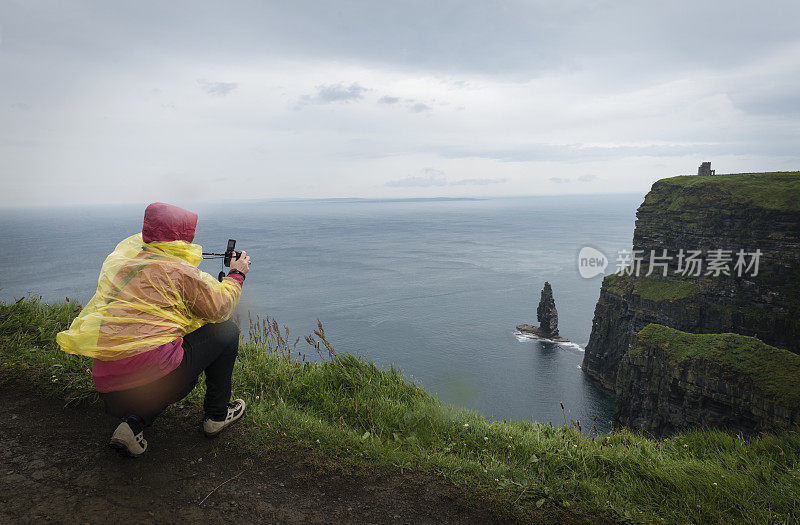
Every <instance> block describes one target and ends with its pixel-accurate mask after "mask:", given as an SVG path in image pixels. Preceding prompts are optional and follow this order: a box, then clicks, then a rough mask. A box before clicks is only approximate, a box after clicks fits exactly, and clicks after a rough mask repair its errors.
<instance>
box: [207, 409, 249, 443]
mask: <svg viewBox="0 0 800 525" xmlns="http://www.w3.org/2000/svg"><path fill="white" fill-rule="evenodd" d="M242 416H244V412H243V413H242V415H241V416H239V418H238V419H234V420H233V421H231V422H230V423H228V424H227V425H225V426H224V427H222V428H221V429H219V430H217V431H216V432H214V433H213V434H211V433H209V432H206V431H205V430H204V431H203V434H205V436H206V437H207V438H208V439H214V438H217V437H219V435H220V434H222V431H223V430H225V429H226V428H231V427H232V426H233V425H235V424H236V423H237V422H238V421H239V420H240V419H242Z"/></svg>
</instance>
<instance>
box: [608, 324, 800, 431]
mask: <svg viewBox="0 0 800 525" xmlns="http://www.w3.org/2000/svg"><path fill="white" fill-rule="evenodd" d="M616 394H617V402H616V409H615V414H614V419H615V422H616V423H617V424H620V425H624V426H626V427H629V428H633V429H636V430H641V431H643V432H645V433H647V434H650V435H654V436H657V437H661V436H664V435H667V434H671V433H673V432H675V431H676V430H681V429H686V428H700V427H718V428H724V429H727V430H730V431H733V432H739V433H744V434H753V433H757V432H761V431H780V430H787V429H796V428H799V427H798V425H800V356H798V355H796V354H792V353H790V352H788V351H786V350H781V349H777V348H774V347H771V346H769V345H766V344H764V343H762V342H761V341H759V340H758V339H755V338H752V337H746V336H740V335H738V334H701V335H700V334H689V333H686V332H680V331H678V330H673V329H671V328H667V327H664V326H661V325H648V326H647V327H645V328H644V329H643V330H642V331H641V332H639V334H637V336H636V337H635V338H634V342H633V345H632V347H631V350H630V351H629V352H628V353H626V354H625V355H624V356H623V357H622V360H621V362H620V366H619V370H618V372H617V383H616Z"/></svg>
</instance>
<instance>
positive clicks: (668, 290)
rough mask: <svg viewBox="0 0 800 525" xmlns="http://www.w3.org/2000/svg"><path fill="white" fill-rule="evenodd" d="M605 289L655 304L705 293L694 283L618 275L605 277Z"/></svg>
mask: <svg viewBox="0 0 800 525" xmlns="http://www.w3.org/2000/svg"><path fill="white" fill-rule="evenodd" d="M645 269H646V267H645ZM603 287H604V288H605V289H606V291H609V292H612V293H614V294H615V295H619V296H620V297H625V296H626V295H628V294H629V293H633V294H634V295H638V296H639V297H641V298H642V299H646V300H648V301H655V302H661V301H677V300H680V299H686V298H689V297H693V296H695V295H697V294H699V293H700V292H702V291H703V287H702V286H701V285H700V284H698V283H697V282H693V281H688V280H679V279H664V278H661V277H643V276H642V277H633V276H630V275H618V274H611V275H607V276H605V278H603Z"/></svg>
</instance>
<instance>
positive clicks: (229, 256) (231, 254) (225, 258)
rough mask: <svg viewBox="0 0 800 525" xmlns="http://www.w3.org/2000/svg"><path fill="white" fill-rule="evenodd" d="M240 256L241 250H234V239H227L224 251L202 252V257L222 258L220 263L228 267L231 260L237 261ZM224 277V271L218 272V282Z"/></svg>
mask: <svg viewBox="0 0 800 525" xmlns="http://www.w3.org/2000/svg"><path fill="white" fill-rule="evenodd" d="M241 256H242V252H237V251H236V239H228V247H227V248H225V253H212V252H203V259H222V264H223V265H224V266H227V267H230V265H231V261H232V260H237V261H238V260H239V257H241ZM224 277H225V272H224V271H221V272H219V276H218V278H219V281H220V282H222V279H223V278H224Z"/></svg>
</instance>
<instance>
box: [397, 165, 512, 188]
mask: <svg viewBox="0 0 800 525" xmlns="http://www.w3.org/2000/svg"><path fill="white" fill-rule="evenodd" d="M422 172H423V173H424V175H418V176H414V177H406V178H404V179H397V180H391V181H389V182H387V183H386V185H387V186H391V187H403V188H412V187H413V188H428V187H431V186H467V185H476V186H487V185H489V184H502V183H504V182H507V181H508V179H479V178H472V179H459V180H455V181H448V180H447V177H446V176H445V173H444V171H442V170H438V169H435V168H425V169H423V170H422Z"/></svg>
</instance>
